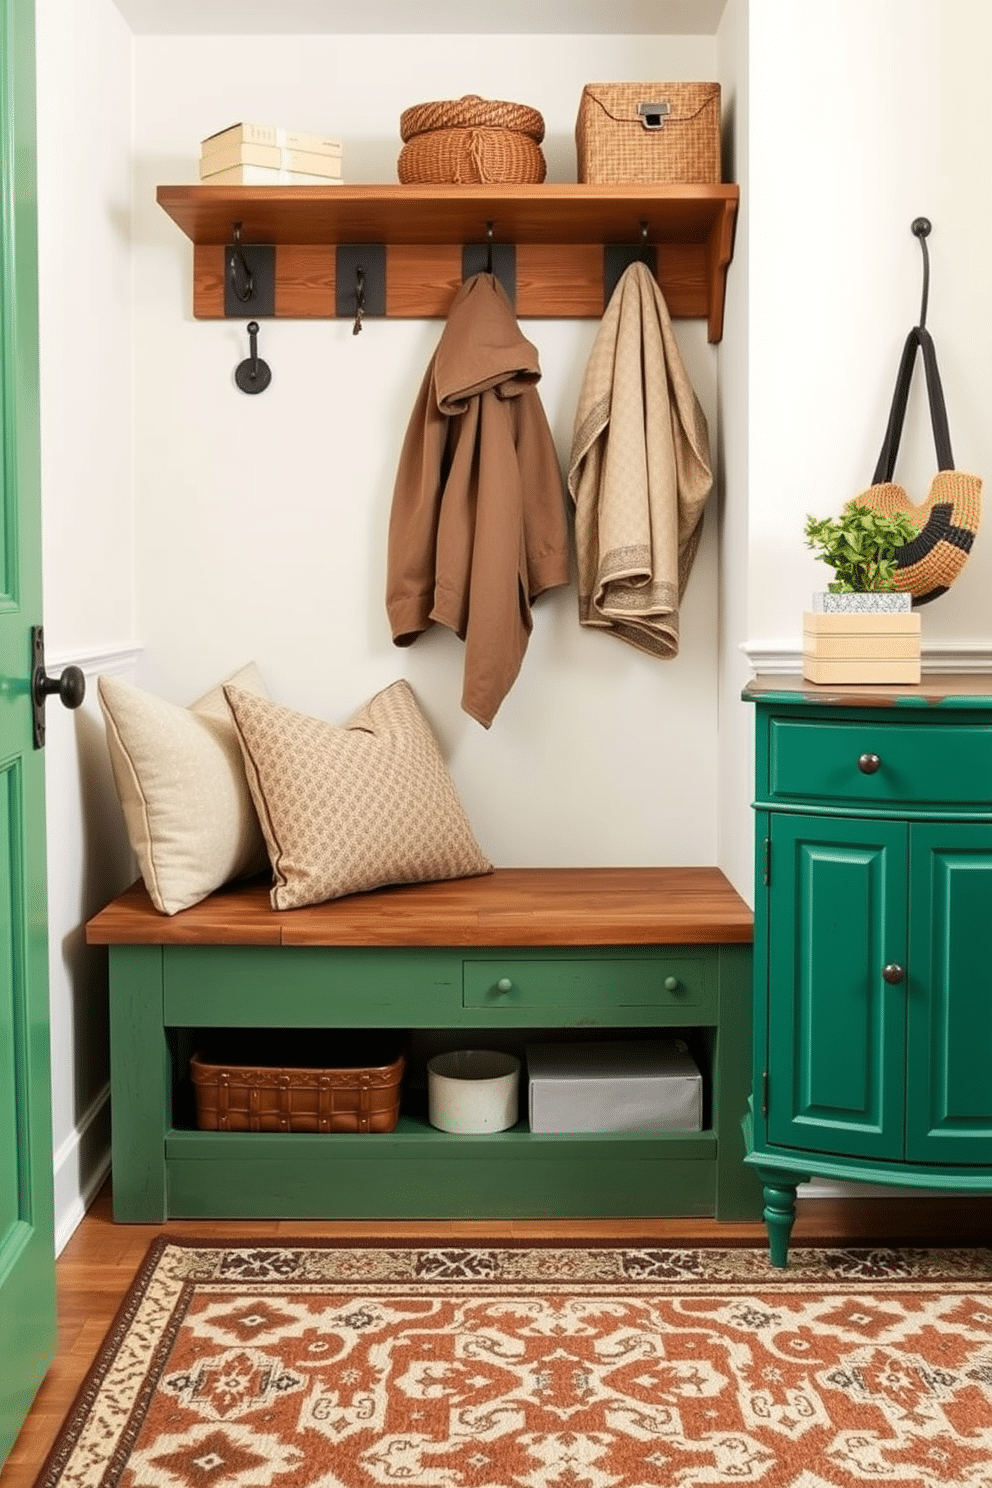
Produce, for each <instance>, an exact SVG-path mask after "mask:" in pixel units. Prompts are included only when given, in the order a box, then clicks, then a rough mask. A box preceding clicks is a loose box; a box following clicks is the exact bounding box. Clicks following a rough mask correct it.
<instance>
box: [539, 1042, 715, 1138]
mask: <svg viewBox="0 0 992 1488" xmlns="http://www.w3.org/2000/svg"><path fill="white" fill-rule="evenodd" d="M526 1055H527V1076H528V1107H529V1116H530V1129H531V1131H532V1132H618V1131H699V1130H700V1129H701V1127H702V1124H703V1081H702V1076H701V1075H700V1073H699V1070H698V1068H697V1066H696V1063H695V1061H694V1060H693V1058H692V1056H691V1054H690V1053H689V1051H688V1048H687V1047H686V1045H685V1044H684V1043H683V1042H682V1040H681V1039H644V1040H639V1041H637V1042H630V1043H601V1044H600V1043H596V1044H592V1043H590V1044H568V1043H561V1044H528V1045H527V1046H526Z"/></svg>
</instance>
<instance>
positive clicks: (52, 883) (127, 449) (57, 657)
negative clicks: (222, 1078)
mask: <svg viewBox="0 0 992 1488" xmlns="http://www.w3.org/2000/svg"><path fill="white" fill-rule="evenodd" d="M36 9H37V21H36V26H37V57H38V182H39V186H38V238H39V285H40V353H41V441H42V449H41V453H42V461H41V473H42V507H43V513H42V515H43V554H42V563H43V582H44V595H45V615H44V620H45V636H46V643H47V669H48V671H49V672H50V673H54V674H57V673H58V672H59V671H60V670H61V669H62V667H63V666H64V665H66V664H68V663H75V664H77V665H80V666H81V667H82V668H83V670H84V672H85V673H86V676H87V682H88V696H87V699H86V701H85V703H84V704H83V707H82V708H81V709H80V710H79V711H78V712H77V713H72V714H70V713H67V712H66V711H65V710H64V709H62V708H60V707H58V706H57V705H56V704H54V703H50V704H49V706H48V709H47V713H48V728H47V735H48V742H47V748H46V793H47V798H48V805H47V821H48V862H49V887H48V913H49V947H50V953H49V985H50V1000H51V1027H52V1117H53V1136H54V1149H55V1213H56V1240H57V1243H58V1244H59V1246H60V1247H61V1245H62V1243H63V1242H64V1241H65V1240H66V1239H67V1238H68V1236H69V1234H70V1233H71V1232H72V1229H73V1228H74V1226H75V1225H76V1224H77V1223H78V1221H79V1219H80V1218H81V1217H82V1214H83V1212H84V1208H85V1205H86V1204H87V1202H88V1201H89V1199H90V1198H91V1197H92V1195H93V1194H94V1193H95V1191H96V1188H97V1187H98V1186H99V1183H100V1181H101V1180H102V1177H103V1175H104V1174H105V1173H106V1170H107V1165H108V1161H109V1142H110V1121H109V1103H108V1092H107V1075H108V1050H107V1011H106V1001H107V992H106V954H105V952H102V951H97V950H90V949H87V947H86V946H85V944H84V935H83V926H84V925H85V922H86V919H87V918H88V917H89V915H91V914H93V913H94V912H95V911H96V910H97V909H99V908H100V907H101V905H103V904H104V903H106V901H107V899H108V898H111V897H113V895H114V894H116V893H119V892H120V890H121V889H122V888H123V887H124V886H125V885H126V884H127V883H129V882H130V880H131V878H132V877H133V874H132V870H131V859H130V852H129V850H128V847H127V843H126V839H125V837H124V833H123V830H122V826H121V820H120V809H119V807H118V804H117V799H116V794H115V792H114V789H113V783H112V781H111V778H110V773H109V768H108V765H107V758H106V744H105V741H104V731H103V723H102V719H101V717H100V713H99V709H98V707H97V703H96V676H97V673H98V672H99V671H101V670H123V671H124V673H125V674H127V673H128V671H129V669H130V667H131V664H132V662H133V654H134V652H133V648H134V614H133V561H132V470H131V462H132V438H133V417H132V387H133V366H132V355H131V331H132V296H131V262H132V245H131V236H132V230H131V195H132V174H131V167H132V152H131V36H130V33H129V31H128V29H127V27H126V26H125V25H124V23H123V21H122V20H121V17H120V15H119V13H118V12H117V10H116V9H115V8H114V6H113V5H112V4H111V3H110V0H87V4H85V5H79V4H77V3H76V0H45V3H39V4H38V5H37V7H36Z"/></svg>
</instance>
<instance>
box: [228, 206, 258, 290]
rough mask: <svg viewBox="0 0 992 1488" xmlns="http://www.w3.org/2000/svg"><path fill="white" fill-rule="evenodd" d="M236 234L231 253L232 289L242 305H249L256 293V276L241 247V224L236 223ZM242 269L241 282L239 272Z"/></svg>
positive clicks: (234, 230) (233, 229)
mask: <svg viewBox="0 0 992 1488" xmlns="http://www.w3.org/2000/svg"><path fill="white" fill-rule="evenodd" d="M232 232H233V234H234V248H233V250H232V253H231V288H232V290H233V291H234V295H235V298H236V299H239V300H240V301H241V303H242V304H247V302H248V301H249V300H250V299H251V297H252V295H253V294H254V293H255V275H254V274H253V273H252V271H251V269H250V268H249V265H248V260H247V259H246V258H245V255H244V252H243V250H242V247H241V223H240V222H236V223H235V224H234V227H233V228H232ZM239 269H240V282H239V273H238V271H239Z"/></svg>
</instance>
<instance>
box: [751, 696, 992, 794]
mask: <svg viewBox="0 0 992 1488" xmlns="http://www.w3.org/2000/svg"><path fill="white" fill-rule="evenodd" d="M768 744H769V748H768V791H769V796H770V798H771V799H772V800H775V801H787V800H795V801H804V800H805V801H809V800H815V799H820V800H824V801H829V800H835V801H845V802H848V801H850V802H857V803H860V804H862V805H870V804H872V803H874V804H876V805H880V804H887V803H890V802H893V803H894V802H903V803H906V804H908V805H919V806H924V805H930V804H933V805H956V806H965V805H974V806H983V807H984V808H985V809H988V806H989V803H990V802H992V727H989V726H988V725H982V724H961V725H951V724H916V725H914V724H913V723H911V722H909V721H908V720H907V721H904V722H900V723H874V722H872V723H864V722H857V723H813V724H811V723H808V722H800V721H798V720H791V719H781V718H773V719H772V720H771V722H770V724H769V739H768ZM864 756H874V757H875V758H877V761H878V764H877V766H874V768H872V766H873V765H874V760H873V759H870V758H869V759H865V760H863V757H864ZM862 760H863V763H861V762H862ZM864 765H867V766H868V768H867V769H865V768H864Z"/></svg>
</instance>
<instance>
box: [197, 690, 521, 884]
mask: <svg viewBox="0 0 992 1488" xmlns="http://www.w3.org/2000/svg"><path fill="white" fill-rule="evenodd" d="M224 694H225V696H226V698H227V701H228V703H229V704H230V706H231V712H232V713H233V715H234V721H235V724H236V725H237V729H238V733H239V736H240V739H241V748H242V751H243V753H244V759H245V770H246V773H247V776H248V784H249V786H250V787H251V793H252V797H253V799H254V802H255V807H256V809H257V811H258V815H259V819H260V820H261V823H262V830H263V832H264V833H265V840H266V842H267V844H268V848H269V859H270V861H271V863H272V871H273V876H274V883H273V887H272V907H273V908H274V909H296V908H298V907H299V906H300V905H303V904H320V903H322V902H323V901H324V900H325V899H337V898H340V896H341V895H342V894H352V893H356V892H358V891H359V890H363V889H374V888H377V887H379V886H380V885H381V884H394V883H426V882H429V881H431V880H434V879H444V878H465V877H468V876H470V875H471V874H476V873H490V872H492V864H491V863H490V862H489V861H488V859H487V858H486V857H485V856H484V855H483V853H482V851H481V849H480V847H479V845H478V843H477V842H476V840H475V838H474V836H473V835H472V828H471V827H470V826H469V823H468V819H467V817H466V815H465V812H464V810H463V808H462V804H461V801H460V800H459V798H458V794H457V792H456V790H455V786H454V783H453V782H452V779H451V776H450V775H449V774H448V770H447V766H446V765H445V763H444V760H443V759H442V757H441V751H440V749H439V748H438V743H437V740H436V739H435V737H434V734H433V732H432V730H431V727H430V725H429V723H428V722H427V720H426V718H425V717H424V715H423V713H421V711H420V708H419V706H418V704H417V700H416V698H415V697H414V695H413V692H412V690H411V688H410V686H409V684H408V683H406V682H402V681H401V682H394V683H393V684H392V686H390V687H387V688H385V690H384V691H382V692H380V693H377V694H376V696H375V697H373V698H372V699H371V701H370V702H368V703H367V704H366V705H365V707H363V708H361V709H360V710H359V711H358V712H357V713H356V714H355V715H354V717H352V718H351V719H349V721H348V722H347V723H346V724H343V725H337V724H333V723H325V722H323V721H322V720H321V719H319V718H310V717H308V716H307V715H306V714H305V713H296V712H294V711H293V710H292V709H291V708H285V707H282V706H280V705H279V704H278V703H272V702H269V701H268V700H267V699H265V698H260V697H256V696H253V695H252V694H251V693H248V692H245V691H243V690H242V689H240V688H238V687H235V686H230V687H225V688H224Z"/></svg>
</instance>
